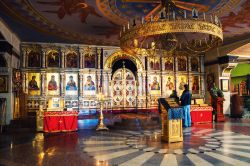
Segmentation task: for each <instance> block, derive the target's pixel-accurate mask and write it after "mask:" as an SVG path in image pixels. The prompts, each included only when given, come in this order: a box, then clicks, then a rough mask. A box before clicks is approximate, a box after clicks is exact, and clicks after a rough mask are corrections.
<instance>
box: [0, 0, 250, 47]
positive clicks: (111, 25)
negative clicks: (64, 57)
mask: <svg viewBox="0 0 250 166" xmlns="http://www.w3.org/2000/svg"><path fill="white" fill-rule="evenodd" d="M159 2H160V0H1V1H0V8H1V9H2V10H1V11H0V17H1V18H2V19H4V21H5V22H7V24H9V25H10V27H11V29H13V30H14V31H16V33H17V34H18V36H20V38H21V39H22V40H23V41H27V42H30V41H36V42H65V43H67V42H70V43H84V44H96V45H119V38H118V36H119V31H120V26H121V25H122V24H124V23H126V22H127V20H128V19H131V18H140V17H142V16H147V15H149V14H150V12H152V11H153V10H154V9H156V8H157V7H158V6H159ZM176 4H177V5H178V6H179V7H181V8H185V9H192V8H193V7H196V8H198V9H199V10H200V11H206V12H209V13H214V14H217V15H218V16H220V18H221V20H222V24H223V29H224V36H225V40H227V39H229V38H232V37H235V36H240V35H244V34H248V33H250V28H249V26H250V19H249V18H250V17H249V16H250V12H248V11H249V9H250V1H249V0H178V1H176Z"/></svg>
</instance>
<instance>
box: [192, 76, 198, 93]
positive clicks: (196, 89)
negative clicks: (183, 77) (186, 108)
mask: <svg viewBox="0 0 250 166" xmlns="http://www.w3.org/2000/svg"><path fill="white" fill-rule="evenodd" d="M192 91H194V92H197V91H199V83H198V79H197V78H194V83H193V86H192Z"/></svg>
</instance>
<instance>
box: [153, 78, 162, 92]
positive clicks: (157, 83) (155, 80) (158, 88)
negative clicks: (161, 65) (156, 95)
mask: <svg viewBox="0 0 250 166" xmlns="http://www.w3.org/2000/svg"><path fill="white" fill-rule="evenodd" d="M151 90H160V84H159V82H158V81H157V77H154V78H153V82H152V85H151Z"/></svg>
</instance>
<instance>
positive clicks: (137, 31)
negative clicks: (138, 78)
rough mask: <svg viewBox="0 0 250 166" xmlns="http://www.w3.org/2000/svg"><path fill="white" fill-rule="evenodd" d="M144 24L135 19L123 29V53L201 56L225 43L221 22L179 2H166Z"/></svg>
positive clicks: (146, 18) (213, 16) (121, 34)
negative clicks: (200, 54) (180, 4)
mask: <svg viewBox="0 0 250 166" xmlns="http://www.w3.org/2000/svg"><path fill="white" fill-rule="evenodd" d="M155 13H156V14H152V15H150V17H143V18H142V19H141V20H140V21H139V20H138V19H133V20H131V21H129V22H128V24H127V25H124V26H123V27H122V30H121V33H120V46H121V49H122V50H124V51H126V52H128V53H133V54H137V55H142V56H155V55H156V54H161V55H162V56H165V55H172V54H173V53H174V52H175V53H176V52H186V53H189V54H193V55H194V54H197V53H201V52H206V51H208V50H209V49H211V48H214V47H216V46H218V45H220V44H221V43H222V41H223V33H222V26H221V22H220V21H219V19H218V17H217V16H215V15H213V14H210V15H208V14H206V13H204V12H203V13H199V11H198V10H197V9H195V8H193V9H191V10H184V9H182V8H180V7H179V6H178V5H175V1H171V0H162V1H161V8H159V10H158V11H157V12H155Z"/></svg>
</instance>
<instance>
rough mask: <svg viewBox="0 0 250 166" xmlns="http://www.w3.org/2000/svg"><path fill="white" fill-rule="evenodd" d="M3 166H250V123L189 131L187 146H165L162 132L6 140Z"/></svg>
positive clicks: (0, 138) (1, 147)
mask: <svg viewBox="0 0 250 166" xmlns="http://www.w3.org/2000/svg"><path fill="white" fill-rule="evenodd" d="M0 165H11V166H12V165H32V166H33V165H52V166H57V165H60V166H63V165H83V166H87V165H128V166H137V165H144V166H146V165H147V166H149V165H152V166H156V165H162V166H167V165H170V166H175V165H185V166H186V165H198V166H199V165H200V166H210V165H225V166H227V165H235V166H240V165H242V166H248V165H250V121H249V120H231V119H228V120H227V121H226V122H225V123H216V124H200V125H195V126H193V127H191V128H185V129H184V142H183V143H172V144H168V143H164V142H161V141H160V130H159V129H153V130H137V131H132V130H125V129H122V130H119V129H116V130H114V129H112V130H110V131H108V132H106V131H99V132H96V131H95V130H80V131H78V132H72V133H57V134H43V133H27V132H25V133H16V134H12V135H8V134H3V135H0Z"/></svg>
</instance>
